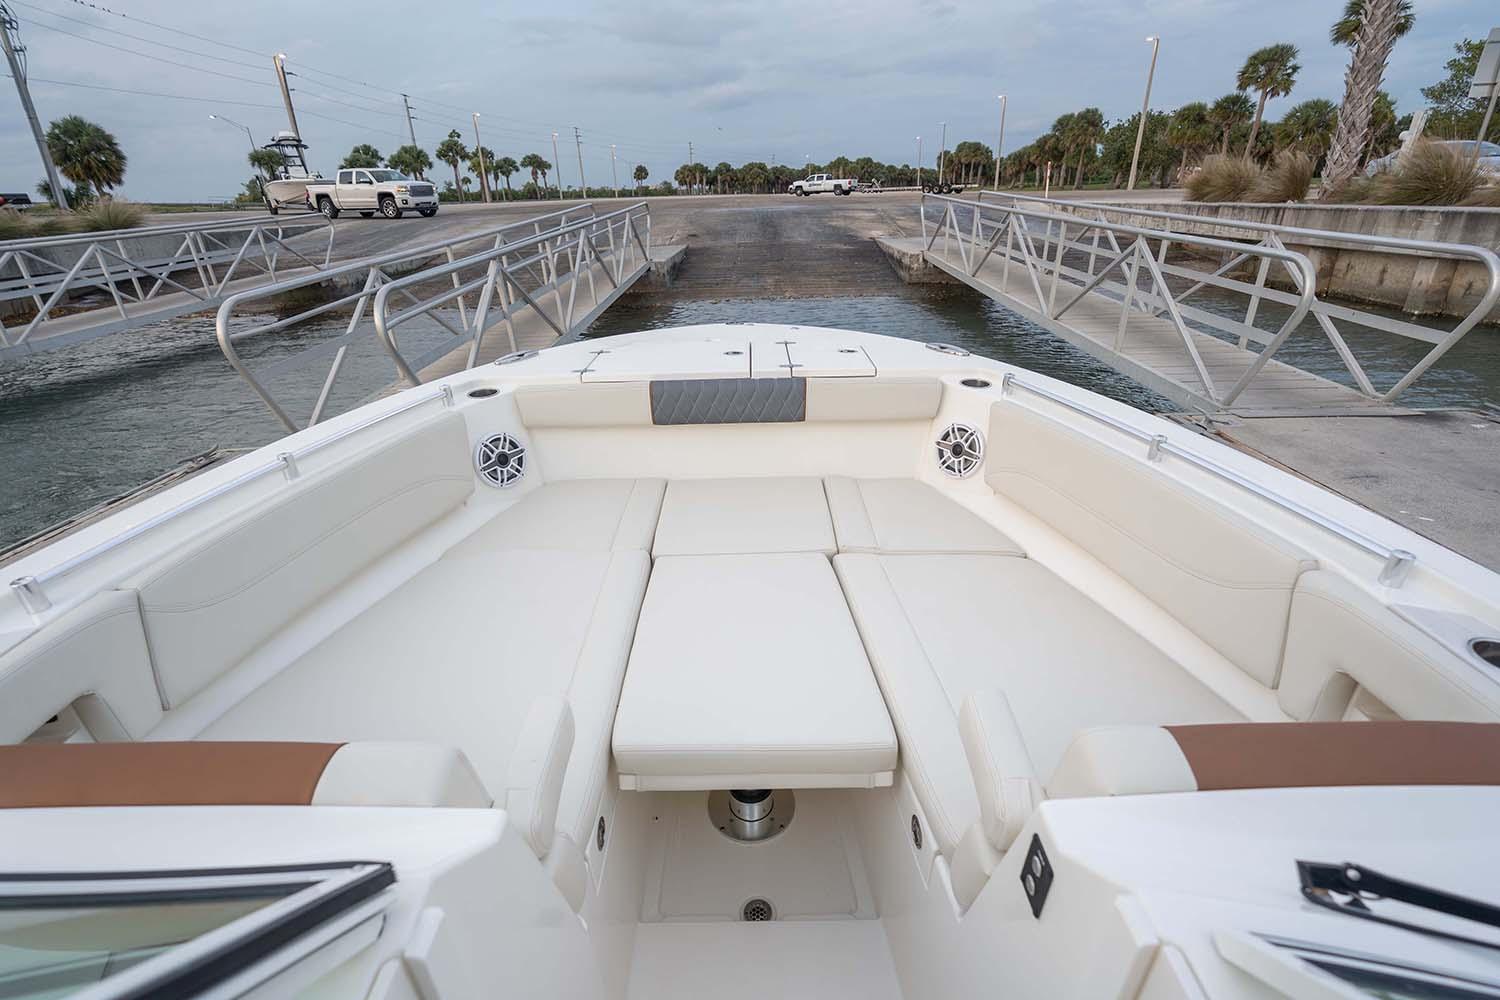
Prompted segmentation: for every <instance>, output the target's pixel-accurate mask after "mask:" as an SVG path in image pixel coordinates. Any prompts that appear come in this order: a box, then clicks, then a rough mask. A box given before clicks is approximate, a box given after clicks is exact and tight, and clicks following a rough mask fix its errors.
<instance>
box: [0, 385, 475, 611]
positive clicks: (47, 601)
mask: <svg viewBox="0 0 1500 1000" xmlns="http://www.w3.org/2000/svg"><path fill="white" fill-rule="evenodd" d="M437 401H441V402H442V406H443V408H444V409H446V408H448V407H451V406H452V405H453V390H452V389H451V388H450V387H448V386H446V385H445V386H442V387H441V388H439V389H437V390H436V391H434V392H431V393H425V394H423V395H419V396H415V397H413V398H411V399H408V400H406V401H405V402H403V403H401V404H400V405H399V406H395V407H392V408H391V409H388V410H385V411H383V412H381V413H377V414H376V415H374V416H372V417H370V418H368V419H366V420H361V421H359V422H358V423H354V424H350V425H349V426H348V427H345V428H342V429H341V430H339V431H337V432H336V433H333V434H330V435H328V436H327V437H324V438H320V439H319V440H317V441H314V442H312V443H311V444H308V445H305V446H304V447H302V448H298V449H296V450H295V451H284V452H281V453H279V454H278V455H277V456H276V457H275V458H274V459H272V460H270V461H269V462H262V463H261V464H259V465H256V466H253V467H252V468H249V469H247V470H245V471H244V472H242V473H240V474H239V475H237V476H235V477H234V478H233V479H230V480H227V481H225V482H223V483H220V484H219V485H218V486H215V487H212V488H211V489H208V490H205V491H204V492H202V493H199V494H197V495H196V496H193V497H190V498H189V499H187V500H184V501H182V502H181V503H179V504H177V505H176V506H175V507H172V508H169V509H168V510H164V511H162V512H161V513H160V514H156V515H153V516H152V517H149V518H147V519H145V520H144V521H141V522H140V523H139V524H136V525H134V526H133V527H130V528H127V529H125V530H124V531H121V532H118V533H117V534H114V535H111V536H110V537H109V538H106V539H105V540H104V541H102V542H100V543H98V544H97V545H94V546H92V547H91V548H87V549H84V550H83V551H82V552H79V553H78V554H76V555H74V556H71V557H69V558H68V559H65V560H63V561H62V562H60V563H57V564H55V565H53V566H49V567H47V568H46V569H45V570H42V571H41V572H39V573H36V574H34V575H32V576H22V577H18V578H16V579H14V580H12V581H11V582H10V589H11V591H12V592H13V593H14V594H15V595H16V599H17V600H18V601H19V602H20V603H21V607H22V608H24V609H25V610H26V611H27V612H28V613H30V614H32V615H39V614H41V613H42V612H44V611H46V610H47V609H48V608H50V607H52V598H51V596H49V595H48V593H47V589H46V586H47V584H49V583H51V582H52V581H54V580H57V579H59V578H60V577H63V576H66V575H67V574H69V573H71V572H73V571H74V570H76V569H78V568H79V567H81V566H84V565H86V564H87V563H91V562H93V561H94V560H96V559H98V558H100V557H101V556H104V555H106V554H108V553H110V552H113V551H114V550H115V549H118V548H120V547H121V546H123V545H125V544H126V543H127V542H130V541H132V540H134V539H136V538H139V537H140V536H141V535H144V534H147V533H149V532H151V531H154V530H155V529H157V528H159V527H161V526H162V525H164V524H166V523H167V522H169V521H173V520H176V519H177V518H179V517H181V516H182V515H184V514H187V513H189V512H190V511H194V510H197V509H198V508H199V507H202V506H204V505H205V504H208V503H211V502H213V501H214V500H217V499H219V498H220V497H222V496H227V495H228V494H230V493H234V492H236V491H237V490H240V489H242V488H244V487H245V486H248V485H249V484H250V483H253V482H258V481H259V480H261V479H264V478H266V477H267V476H270V475H273V474H277V473H279V474H280V475H281V476H282V477H283V478H284V479H285V480H286V481H287V482H289V483H290V482H293V481H295V480H296V479H297V478H298V476H300V475H301V474H302V473H301V469H300V468H299V466H298V464H297V463H298V462H299V461H301V460H302V459H306V458H308V457H310V456H312V455H314V454H317V453H318V452H320V451H322V450H323V449H324V448H327V447H329V446H330V445H333V444H335V443H337V442H339V441H342V440H344V439H345V438H347V437H350V436H352V435H355V434H359V433H360V432H362V431H364V430H366V429H368V428H370V427H373V426H375V425H376V424H380V423H384V422H385V421H387V420H390V419H392V418H393V417H398V416H400V415H402V414H403V413H409V412H411V411H412V410H415V409H417V408H418V407H426V406H427V404H429V403H433V402H437ZM429 408H430V407H429Z"/></svg>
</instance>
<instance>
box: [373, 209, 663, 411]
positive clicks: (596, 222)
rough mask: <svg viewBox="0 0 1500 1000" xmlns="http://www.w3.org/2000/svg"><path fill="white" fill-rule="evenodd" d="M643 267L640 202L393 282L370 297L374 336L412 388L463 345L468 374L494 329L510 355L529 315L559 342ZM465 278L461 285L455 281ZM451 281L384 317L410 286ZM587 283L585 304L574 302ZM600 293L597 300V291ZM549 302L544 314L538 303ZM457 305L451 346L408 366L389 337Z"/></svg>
mask: <svg viewBox="0 0 1500 1000" xmlns="http://www.w3.org/2000/svg"><path fill="white" fill-rule="evenodd" d="M650 259H651V214H650V210H649V208H648V207H647V206H646V204H645V203H644V202H642V203H640V204H637V205H632V206H630V207H628V208H622V209H619V210H618V211H614V212H610V213H609V214H607V215H600V216H595V217H593V218H589V219H584V220H581V221H579V222H574V223H571V224H568V225H563V226H559V227H558V228H556V229H553V230H550V231H548V232H545V233H537V234H534V235H532V236H529V237H526V238H523V239H520V240H516V241H514V242H512V243H509V244H507V245H505V246H497V247H495V248H494V249H492V250H488V251H485V252H483V253H480V254H475V255H474V256H471V257H468V258H466V259H464V260H461V261H455V262H451V263H449V264H447V265H445V266H440V267H436V268H432V269H430V270H427V271H423V272H421V273H419V274H414V275H410V276H408V277H406V278H402V279H400V280H398V281H393V282H391V283H389V284H388V285H386V286H385V287H384V288H382V289H380V291H379V293H378V294H377V295H376V296H375V308H374V318H375V333H376V336H377V337H378V338H379V340H380V343H381V345H382V346H383V347H385V349H386V351H387V352H388V353H389V354H390V356H391V358H392V360H394V361H395V363H396V370H397V371H398V372H400V374H401V377H402V378H403V379H404V380H406V381H407V382H409V383H410V384H412V385H420V384H421V382H422V377H421V374H420V373H421V371H422V369H424V368H426V367H427V366H428V365H430V364H432V363H433V362H434V361H436V360H437V359H438V358H440V357H443V356H444V355H446V354H449V353H451V352H452V351H454V350H457V349H459V348H461V347H463V346H464V345H465V344H467V345H468V355H467V358H466V362H465V367H473V366H474V364H475V363H476V362H477V361H478V359H479V356H480V353H481V351H482V349H483V346H484V340H485V336H486V334H488V333H489V332H490V331H491V330H493V329H496V328H498V327H499V326H501V325H502V324H503V325H504V326H505V329H506V333H507V335H508V336H509V339H510V349H511V351H515V350H517V349H518V345H517V341H516V319H517V317H518V316H519V315H520V314H522V313H525V312H528V311H530V312H533V313H534V314H535V315H536V316H538V317H540V318H541V320H542V321H543V322H544V323H545V324H546V325H547V326H548V327H550V328H551V330H552V331H553V332H555V333H556V334H557V336H559V337H566V336H568V335H570V334H572V333H573V332H574V331H575V330H576V329H577V328H578V327H579V326H581V325H583V324H584V322H585V321H586V320H589V319H592V317H593V316H594V315H595V314H596V313H597V311H598V309H599V308H600V307H602V306H604V305H607V304H608V301H609V300H610V299H612V298H613V296H614V295H615V294H616V293H618V292H619V291H621V290H622V289H623V288H624V287H626V286H627V285H628V284H629V281H630V279H632V278H633V277H634V276H635V274H636V272H637V271H638V270H639V269H641V268H643V267H645V266H646V265H647V264H649V262H650ZM464 275H468V277H463V276H464ZM445 277H447V278H451V280H452V287H451V288H449V289H445V290H443V291H441V292H439V293H437V294H434V295H431V296H429V297H427V298H423V299H420V300H416V301H414V302H413V303H412V304H411V305H409V306H407V307H406V308H404V309H402V310H400V311H392V302H391V299H392V297H393V296H394V295H397V294H401V295H403V296H404V297H406V298H411V297H412V295H411V290H412V289H413V288H415V286H418V285H421V284H423V283H426V282H431V281H433V280H434V279H438V278H445ZM584 283H587V285H588V292H587V299H586V300H581V299H580V296H579V287H580V285H582V284H584ZM601 285H606V286H607V288H606V289H605V292H604V294H603V295H601V294H600V286H601ZM468 295H474V296H476V302H475V305H474V308H473V309H472V310H470V311H468V312H467V313H466V312H465V311H463V308H462V307H463V303H464V298H465V296H468ZM548 298H550V299H551V300H552V305H551V310H550V311H549V309H548V307H547V304H546V300H547V299H548ZM455 303H457V304H458V305H459V307H460V314H459V315H460V318H461V328H460V329H459V330H452V328H451V327H449V330H450V332H453V333H454V334H455V336H456V339H455V340H453V341H449V342H446V343H442V344H439V345H438V346H437V347H435V348H432V349H430V350H428V351H427V352H426V353H425V354H424V355H422V356H421V357H418V358H408V357H407V356H406V354H405V353H404V352H403V351H402V350H401V347H400V344H399V341H398V340H397V337H396V331H397V329H398V328H399V327H400V326H401V325H402V324H404V323H407V322H410V321H411V320H414V319H417V318H419V317H433V316H435V315H436V310H438V309H440V308H443V307H445V306H451V305H453V304H455Z"/></svg>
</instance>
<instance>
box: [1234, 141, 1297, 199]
mask: <svg viewBox="0 0 1500 1000" xmlns="http://www.w3.org/2000/svg"><path fill="white" fill-rule="evenodd" d="M1312 178H1313V161H1312V157H1310V156H1308V155H1307V154H1306V153H1303V152H1299V151H1297V150H1294V149H1288V150H1284V151H1282V152H1281V153H1278V154H1277V155H1276V162H1275V163H1274V164H1272V165H1271V169H1269V170H1267V171H1265V172H1264V173H1262V174H1261V175H1260V177H1258V178H1257V179H1256V181H1255V183H1254V184H1253V185H1252V186H1251V188H1250V192H1249V194H1247V195H1246V196H1245V198H1246V200H1247V201H1263V202H1283V201H1302V200H1303V199H1304V198H1306V197H1307V189H1308V188H1309V187H1311V186H1312Z"/></svg>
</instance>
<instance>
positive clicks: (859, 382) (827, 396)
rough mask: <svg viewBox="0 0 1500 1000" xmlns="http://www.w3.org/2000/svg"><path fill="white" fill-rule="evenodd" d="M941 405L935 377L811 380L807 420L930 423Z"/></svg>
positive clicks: (808, 388)
mask: <svg viewBox="0 0 1500 1000" xmlns="http://www.w3.org/2000/svg"><path fill="white" fill-rule="evenodd" d="M942 402H943V383H942V382H941V381H940V380H938V379H935V378H926V377H920V376H919V377H916V378H899V377H897V378H892V377H889V376H887V377H882V378H810V379H808V380H807V419H808V420H809V421H862V420H931V419H932V418H933V417H935V416H937V412H938V407H939V406H940V405H941V404H942Z"/></svg>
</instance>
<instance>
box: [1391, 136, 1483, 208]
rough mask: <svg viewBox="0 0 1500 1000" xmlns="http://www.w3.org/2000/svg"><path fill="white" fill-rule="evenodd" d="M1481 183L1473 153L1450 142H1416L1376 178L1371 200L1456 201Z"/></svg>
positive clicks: (1396, 202) (1405, 202) (1401, 202)
mask: <svg viewBox="0 0 1500 1000" xmlns="http://www.w3.org/2000/svg"><path fill="white" fill-rule="evenodd" d="M1484 183H1485V177H1484V174H1483V173H1482V172H1481V171H1480V169H1479V166H1478V164H1476V163H1475V162H1474V159H1473V157H1472V156H1469V155H1466V154H1464V153H1463V152H1460V151H1459V150H1458V149H1455V148H1454V147H1451V146H1440V145H1438V144H1437V143H1434V142H1419V143H1417V145H1416V146H1414V147H1413V148H1412V149H1411V150H1410V151H1409V152H1408V153H1407V154H1406V155H1405V156H1403V157H1402V158H1401V160H1400V162H1399V163H1398V164H1397V166H1396V169H1395V170H1391V171H1388V172H1386V173H1383V174H1380V175H1378V176H1377V177H1376V178H1375V180H1374V184H1373V185H1372V187H1371V197H1370V200H1371V201H1372V202H1373V203H1375V204H1377V205H1459V204H1462V203H1463V202H1464V201H1465V199H1467V198H1469V197H1471V196H1473V195H1474V194H1476V193H1477V192H1478V191H1479V190H1480V188H1482V187H1484Z"/></svg>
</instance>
